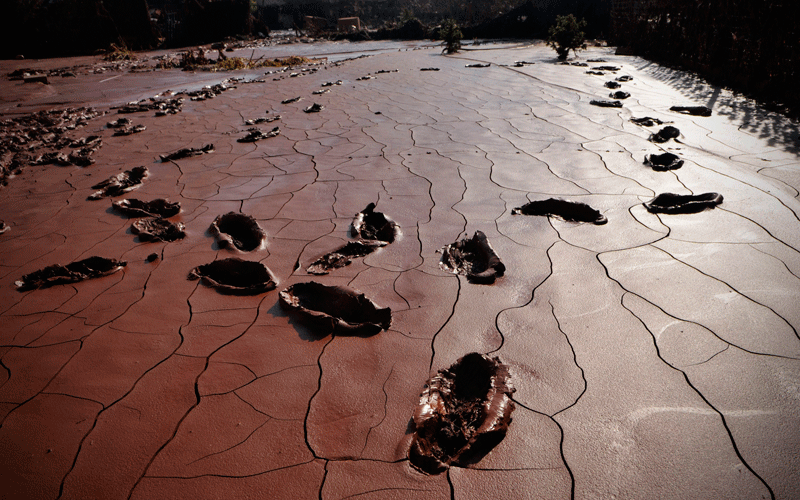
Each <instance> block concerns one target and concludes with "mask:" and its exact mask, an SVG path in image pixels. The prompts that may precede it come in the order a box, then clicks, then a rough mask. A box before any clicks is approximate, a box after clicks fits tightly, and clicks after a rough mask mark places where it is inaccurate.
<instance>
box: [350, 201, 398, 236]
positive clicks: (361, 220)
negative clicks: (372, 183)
mask: <svg viewBox="0 0 800 500" xmlns="http://www.w3.org/2000/svg"><path fill="white" fill-rule="evenodd" d="M397 232H398V228H397V224H395V222H394V221H393V220H391V219H390V218H388V217H386V215H384V214H383V213H382V212H376V211H375V204H374V203H370V204H369V205H367V208H365V209H364V210H362V211H361V212H359V213H357V214H356V217H355V219H353V223H352V225H351V227H350V234H351V235H352V236H353V237H354V238H362V239H365V240H378V241H385V242H387V243H392V242H393V241H394V240H395V238H396V237H397Z"/></svg>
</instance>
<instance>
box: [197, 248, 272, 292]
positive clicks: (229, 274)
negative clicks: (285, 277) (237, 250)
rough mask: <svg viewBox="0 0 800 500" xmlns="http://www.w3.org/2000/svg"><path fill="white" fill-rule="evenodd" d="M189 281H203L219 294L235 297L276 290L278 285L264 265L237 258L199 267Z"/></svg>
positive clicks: (216, 261)
mask: <svg viewBox="0 0 800 500" xmlns="http://www.w3.org/2000/svg"><path fill="white" fill-rule="evenodd" d="M189 279H190V280H196V279H202V280H203V282H204V283H206V284H207V285H209V286H211V287H214V288H216V289H217V290H218V291H219V292H221V293H227V294H233V295H255V294H259V293H264V292H268V291H270V290H274V289H275V287H276V286H277V284H278V283H277V281H276V280H275V277H274V276H273V275H272V272H271V271H270V270H269V269H268V268H267V267H266V266H265V265H264V264H262V263H260V262H252V261H248V260H242V259H239V258H236V257H230V258H228V259H222V260H215V261H214V262H211V263H209V264H204V265H202V266H197V267H195V268H194V269H192V271H191V272H190V273H189Z"/></svg>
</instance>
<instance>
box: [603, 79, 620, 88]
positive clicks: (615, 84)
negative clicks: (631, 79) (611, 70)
mask: <svg viewBox="0 0 800 500" xmlns="http://www.w3.org/2000/svg"><path fill="white" fill-rule="evenodd" d="M604 86H605V88H607V89H618V88H620V87H622V85H621V84H620V83H619V82H613V81H612V82H606V83H605V84H604Z"/></svg>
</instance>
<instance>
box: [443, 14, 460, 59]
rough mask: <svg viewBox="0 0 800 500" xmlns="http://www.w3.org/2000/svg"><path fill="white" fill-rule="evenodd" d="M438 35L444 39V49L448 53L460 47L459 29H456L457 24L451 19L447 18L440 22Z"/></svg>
mask: <svg viewBox="0 0 800 500" xmlns="http://www.w3.org/2000/svg"><path fill="white" fill-rule="evenodd" d="M439 35H440V36H441V37H442V40H443V41H444V44H445V46H444V50H442V52H446V53H448V54H453V53H455V52H458V51H459V50H460V49H461V37H462V35H461V30H460V29H458V24H456V22H455V21H454V20H452V19H447V20H446V21H444V22H443V23H442V27H441V29H440V30H439Z"/></svg>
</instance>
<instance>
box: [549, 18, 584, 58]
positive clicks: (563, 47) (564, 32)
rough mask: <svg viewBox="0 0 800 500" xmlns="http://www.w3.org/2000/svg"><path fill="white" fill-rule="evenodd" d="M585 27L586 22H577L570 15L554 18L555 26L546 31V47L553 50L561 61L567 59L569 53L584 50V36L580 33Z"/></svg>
mask: <svg viewBox="0 0 800 500" xmlns="http://www.w3.org/2000/svg"><path fill="white" fill-rule="evenodd" d="M585 27H586V21H585V20H583V19H581V20H580V21H578V20H577V19H575V16H573V15H572V14H569V15H566V16H556V24H554V25H553V26H551V27H550V30H549V31H548V35H549V38H548V40H547V45H549V46H550V47H552V48H553V50H555V51H556V53H557V54H558V58H559V59H561V60H562V61H563V60H564V59H566V58H567V56H568V55H569V51H570V50H572V51H573V52H577V51H578V50H579V49H584V50H585V49H586V44H585V43H583V40H584V38H585V37H586V34H585V33H584V32H583V31H582V30H583V28H585Z"/></svg>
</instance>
